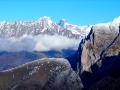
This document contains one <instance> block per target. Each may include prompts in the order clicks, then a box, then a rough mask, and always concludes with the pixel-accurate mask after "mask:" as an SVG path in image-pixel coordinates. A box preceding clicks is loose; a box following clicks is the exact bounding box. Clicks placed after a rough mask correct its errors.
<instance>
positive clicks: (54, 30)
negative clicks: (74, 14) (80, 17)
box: [0, 16, 89, 39]
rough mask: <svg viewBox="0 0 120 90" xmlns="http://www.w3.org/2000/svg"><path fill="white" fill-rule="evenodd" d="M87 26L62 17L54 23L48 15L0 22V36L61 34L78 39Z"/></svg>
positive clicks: (84, 33)
mask: <svg viewBox="0 0 120 90" xmlns="http://www.w3.org/2000/svg"><path fill="white" fill-rule="evenodd" d="M86 29H89V26H77V25H72V24H69V23H68V22H67V21H66V20H64V19H62V20H60V22H59V23H54V22H53V21H52V20H51V18H50V17H47V16H44V17H41V18H40V19H38V20H36V21H26V22H25V21H15V22H6V21H3V22H0V37H20V36H23V35H25V34H27V35H33V36H34V35H39V34H42V35H43V34H47V35H55V34H57V35H62V36H66V37H69V38H76V39H79V38H80V37H84V36H85V35H86V32H87V31H86Z"/></svg>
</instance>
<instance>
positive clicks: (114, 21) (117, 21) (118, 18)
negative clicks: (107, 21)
mask: <svg viewBox="0 0 120 90" xmlns="http://www.w3.org/2000/svg"><path fill="white" fill-rule="evenodd" d="M112 23H115V24H119V23H120V16H119V17H117V18H115V19H114V20H113V22H112Z"/></svg>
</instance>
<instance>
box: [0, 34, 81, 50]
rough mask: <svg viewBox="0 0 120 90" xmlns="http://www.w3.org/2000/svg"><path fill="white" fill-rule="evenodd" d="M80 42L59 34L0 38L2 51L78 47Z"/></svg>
mask: <svg viewBox="0 0 120 90" xmlns="http://www.w3.org/2000/svg"><path fill="white" fill-rule="evenodd" d="M79 42H80V40H76V39H69V38H67V37H64V36H58V35H54V36H50V35H39V36H28V35H24V36H22V37H20V38H15V37H12V38H0V51H8V52H19V51H49V50H62V49H69V48H72V49H77V48H78V45H79Z"/></svg>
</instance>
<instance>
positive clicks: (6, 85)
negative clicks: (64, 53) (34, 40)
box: [0, 58, 83, 90]
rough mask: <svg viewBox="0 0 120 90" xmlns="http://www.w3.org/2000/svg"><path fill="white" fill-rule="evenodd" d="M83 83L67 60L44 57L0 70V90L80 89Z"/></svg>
mask: <svg viewBox="0 0 120 90" xmlns="http://www.w3.org/2000/svg"><path fill="white" fill-rule="evenodd" d="M82 88H83V85H82V83H81V80H80V78H79V75H77V74H76V73H75V72H74V71H73V69H72V68H71V66H70V64H69V62H68V61H67V60H65V59H62V58H44V59H41V60H36V61H33V62H30V63H27V64H24V65H21V66H18V67H16V68H13V69H10V70H6V71H2V72H0V90H81V89H82Z"/></svg>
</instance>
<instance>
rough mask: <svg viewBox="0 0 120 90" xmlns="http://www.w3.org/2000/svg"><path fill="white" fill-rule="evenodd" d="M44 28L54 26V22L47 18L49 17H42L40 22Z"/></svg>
mask: <svg viewBox="0 0 120 90" xmlns="http://www.w3.org/2000/svg"><path fill="white" fill-rule="evenodd" d="M38 21H39V22H40V23H41V24H42V25H43V26H48V27H51V25H52V23H53V22H52V20H51V18H50V17H47V16H43V17H41V18H40V19H39V20H38Z"/></svg>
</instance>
